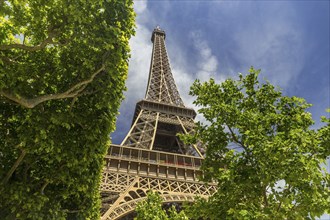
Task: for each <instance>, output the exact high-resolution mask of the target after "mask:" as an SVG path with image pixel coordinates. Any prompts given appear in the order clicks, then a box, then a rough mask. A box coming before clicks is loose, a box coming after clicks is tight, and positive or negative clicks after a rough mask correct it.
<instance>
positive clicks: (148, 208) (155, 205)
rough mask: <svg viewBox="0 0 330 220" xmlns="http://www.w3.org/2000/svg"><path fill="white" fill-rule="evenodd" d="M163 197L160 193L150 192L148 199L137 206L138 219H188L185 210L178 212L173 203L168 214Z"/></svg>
mask: <svg viewBox="0 0 330 220" xmlns="http://www.w3.org/2000/svg"><path fill="white" fill-rule="evenodd" d="M162 203H163V199H162V198H161V197H160V195H159V194H157V193H154V192H152V191H150V192H148V194H147V198H146V200H143V201H142V202H140V203H138V205H137V207H136V212H137V217H136V218H135V219H136V220H188V217H187V216H186V214H185V212H184V211H181V212H178V211H177V210H176V208H175V207H174V206H173V205H172V206H171V207H170V208H169V210H168V214H167V212H166V210H164V209H163V208H162Z"/></svg>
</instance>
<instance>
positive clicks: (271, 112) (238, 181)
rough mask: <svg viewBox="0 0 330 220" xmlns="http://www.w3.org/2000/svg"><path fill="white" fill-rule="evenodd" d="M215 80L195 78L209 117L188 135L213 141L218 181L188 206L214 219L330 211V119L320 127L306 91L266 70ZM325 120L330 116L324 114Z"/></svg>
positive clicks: (206, 167)
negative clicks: (295, 92)
mask: <svg viewBox="0 0 330 220" xmlns="http://www.w3.org/2000/svg"><path fill="white" fill-rule="evenodd" d="M249 72H250V73H249V74H247V75H246V76H245V77H243V76H242V75H239V79H238V80H236V81H235V80H233V79H227V80H226V81H224V82H223V83H221V84H216V83H215V81H214V80H213V79H211V80H210V81H208V82H204V83H201V82H200V81H198V80H197V81H195V83H194V84H193V86H192V87H191V95H194V96H196V100H195V104H196V105H198V106H200V107H201V109H200V110H199V112H200V113H201V114H202V115H203V116H204V118H205V119H206V121H207V122H208V123H205V124H204V123H198V125H197V128H196V133H195V135H194V136H190V137H186V140H188V141H196V140H201V141H202V142H203V143H205V144H206V146H207V150H206V157H205V160H204V162H203V165H202V170H203V172H204V179H203V180H204V181H206V182H208V181H211V179H213V180H216V181H217V183H218V189H217V192H216V193H215V194H214V195H212V196H211V197H209V199H208V200H203V199H199V200H198V202H197V203H196V204H195V206H194V207H193V208H189V207H188V210H186V213H187V214H189V216H191V217H196V216H201V217H203V218H208V219H315V217H319V216H321V215H322V214H323V213H324V212H329V211H330V205H329V204H330V190H329V186H330V175H329V173H327V172H326V171H325V170H324V169H322V164H323V163H325V160H326V158H327V156H329V137H330V133H329V131H330V130H329V121H328V124H327V125H326V126H324V127H323V128H321V129H320V130H318V131H317V130H312V129H310V126H311V125H312V124H313V123H314V122H313V120H312V117H311V114H310V113H309V112H307V111H306V109H307V108H308V107H310V106H311V105H310V104H308V103H306V101H305V100H304V99H302V98H298V97H287V96H283V95H282V93H281V92H280V91H279V90H278V89H275V88H274V86H273V85H271V84H270V83H269V82H262V83H261V82H259V80H258V75H259V72H260V70H255V69H253V68H251V69H250V71H249ZM323 120H326V119H325V118H324V119H323Z"/></svg>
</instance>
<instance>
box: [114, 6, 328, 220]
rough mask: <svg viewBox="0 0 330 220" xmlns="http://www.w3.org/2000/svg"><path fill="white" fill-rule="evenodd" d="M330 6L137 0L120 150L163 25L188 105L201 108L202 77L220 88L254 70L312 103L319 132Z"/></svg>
mask: <svg viewBox="0 0 330 220" xmlns="http://www.w3.org/2000/svg"><path fill="white" fill-rule="evenodd" d="M329 7H330V6H329V1H317V0H316V1H308V0H305V1H293V0H292V1H283V0H282V1H266V0H265V1H216V0H213V1H211V0H209V1H198V0H190V1H184V0H181V1H179V0H178V1H174V0H171V1H167V0H158V1H157V0H148V1H142V0H136V1H135V5H134V8H135V11H136V13H137V18H136V19H137V29H136V36H135V37H133V38H132V39H131V41H130V46H131V50H132V51H131V59H130V64H129V75H128V79H127V83H126V85H127V92H125V96H126V99H125V100H124V101H123V103H122V105H121V108H120V115H119V116H118V121H117V130H116V131H115V132H114V133H113V134H112V135H111V137H112V140H113V143H115V144H120V143H121V141H122V140H123V138H124V137H125V135H126V133H127V132H128V130H129V128H130V125H131V122H132V117H133V112H134V108H135V104H136V102H137V101H138V100H141V99H143V98H144V95H145V90H146V86H147V79H148V74H149V67H150V58H151V50H152V43H151V41H150V37H151V33H152V30H153V29H154V28H155V27H156V26H157V25H159V26H160V27H161V28H162V29H164V30H165V32H166V47H167V50H168V55H169V58H170V63H171V67H172V73H173V75H174V78H175V81H176V83H177V85H178V89H179V92H180V94H181V96H182V98H183V101H184V102H185V104H186V106H188V107H194V106H193V104H192V102H193V100H194V98H193V97H190V96H189V95H188V92H189V87H190V85H191V84H192V83H193V81H194V80H195V79H196V78H198V79H201V80H207V79H209V78H210V77H212V78H215V79H216V81H218V82H221V81H223V80H225V79H226V78H228V77H237V73H239V72H241V73H243V74H244V73H247V71H248V69H249V68H250V66H254V67H255V68H258V69H259V68H260V69H261V70H262V73H261V77H263V78H265V79H268V80H269V81H270V82H271V83H272V84H274V85H276V86H279V87H281V88H282V92H283V94H284V95H287V96H298V97H303V98H305V99H306V100H307V101H308V102H309V103H311V104H313V107H311V108H310V109H309V110H310V112H311V113H312V115H313V118H314V120H315V121H316V124H315V126H314V128H318V127H320V125H321V123H320V122H319V119H320V117H321V116H322V115H326V114H328V113H326V112H325V109H327V108H329V107H330V70H329V63H330V57H329V51H330V48H329V39H330V36H329ZM195 109H196V108H195ZM197 118H198V119H201V117H200V116H198V117H197ZM328 170H329V167H328ZM324 218H326V219H328V218H329V216H328V217H326V216H323V217H322V219H324Z"/></svg>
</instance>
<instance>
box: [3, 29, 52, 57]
mask: <svg viewBox="0 0 330 220" xmlns="http://www.w3.org/2000/svg"><path fill="white" fill-rule="evenodd" d="M55 36H56V33H55V32H49V34H48V37H47V38H46V39H45V40H44V41H43V42H41V43H40V44H39V45H36V46H27V45H25V44H24V43H25V42H24V41H25V36H24V39H23V44H8V45H0V50H11V49H22V50H26V51H30V52H32V51H37V50H41V49H43V48H45V47H46V46H47V45H48V44H55V42H54V41H53V38H54V37H55Z"/></svg>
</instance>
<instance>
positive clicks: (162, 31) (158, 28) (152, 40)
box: [151, 25, 166, 43]
mask: <svg viewBox="0 0 330 220" xmlns="http://www.w3.org/2000/svg"><path fill="white" fill-rule="evenodd" d="M156 34H157V35H160V36H164V39H165V37H166V34H165V31H164V30H162V29H160V27H159V26H158V25H157V26H156V27H155V29H154V31H153V32H152V36H151V42H152V43H153V42H154V39H155V35H156Z"/></svg>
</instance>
